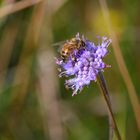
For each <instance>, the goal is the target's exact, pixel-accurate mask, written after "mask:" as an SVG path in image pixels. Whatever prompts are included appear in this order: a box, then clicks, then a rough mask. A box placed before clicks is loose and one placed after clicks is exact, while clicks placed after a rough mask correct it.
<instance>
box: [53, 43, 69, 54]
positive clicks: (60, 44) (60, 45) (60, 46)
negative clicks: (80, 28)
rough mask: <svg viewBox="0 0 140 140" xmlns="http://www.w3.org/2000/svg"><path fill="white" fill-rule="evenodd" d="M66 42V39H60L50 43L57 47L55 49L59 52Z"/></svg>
mask: <svg viewBox="0 0 140 140" xmlns="http://www.w3.org/2000/svg"><path fill="white" fill-rule="evenodd" d="M65 43H66V41H60V42H56V43H53V44H52V47H57V51H58V52H60V50H61V49H62V47H63V45H64V44H65Z"/></svg>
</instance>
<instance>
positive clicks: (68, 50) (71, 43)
mask: <svg viewBox="0 0 140 140" xmlns="http://www.w3.org/2000/svg"><path fill="white" fill-rule="evenodd" d="M84 48H85V42H84V38H80V37H79V33H78V34H77V35H76V37H75V38H72V39H70V40H68V41H67V42H65V43H64V45H63V46H62V48H61V50H60V55H61V58H62V59H63V60H64V61H65V60H67V58H68V57H69V56H70V55H71V56H72V60H75V58H74V52H75V50H80V49H84Z"/></svg>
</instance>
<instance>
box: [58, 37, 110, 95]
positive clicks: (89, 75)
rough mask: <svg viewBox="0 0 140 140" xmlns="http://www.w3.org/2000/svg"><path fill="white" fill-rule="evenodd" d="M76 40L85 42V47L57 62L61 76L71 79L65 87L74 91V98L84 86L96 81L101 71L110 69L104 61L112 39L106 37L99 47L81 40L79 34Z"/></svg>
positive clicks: (66, 82)
mask: <svg viewBox="0 0 140 140" xmlns="http://www.w3.org/2000/svg"><path fill="white" fill-rule="evenodd" d="M76 38H77V39H81V40H83V41H84V43H85V47H83V48H82V47H81V48H80V49H77V50H75V52H74V53H73V54H71V55H69V56H68V58H67V59H66V60H64V59H62V58H58V59H57V60H56V63H57V64H58V65H59V66H60V70H61V73H60V74H59V76H60V77H62V76H65V77H67V78H69V79H67V80H66V81H65V85H66V87H67V88H71V89H72V90H73V94H72V96H74V95H76V94H77V93H78V91H81V90H82V89H83V87H84V86H86V85H89V84H90V82H91V81H96V76H97V74H98V72H99V71H103V70H104V68H106V67H109V65H106V64H105V63H104V62H103V60H102V59H103V58H104V57H105V56H106V54H107V53H108V50H107V47H108V46H109V44H110V43H111V39H107V38H106V37H103V38H102V42H101V43H98V45H95V44H94V43H93V42H90V41H89V40H86V39H84V38H80V36H79V34H77V35H76ZM73 58H74V59H73Z"/></svg>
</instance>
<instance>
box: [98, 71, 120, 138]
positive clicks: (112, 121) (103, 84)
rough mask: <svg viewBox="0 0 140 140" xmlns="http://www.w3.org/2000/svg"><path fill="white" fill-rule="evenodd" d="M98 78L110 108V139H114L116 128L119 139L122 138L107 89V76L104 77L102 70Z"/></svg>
mask: <svg viewBox="0 0 140 140" xmlns="http://www.w3.org/2000/svg"><path fill="white" fill-rule="evenodd" d="M97 79H98V83H99V86H100V88H101V91H102V93H103V96H104V99H105V102H106V104H107V108H108V115H109V129H110V130H109V139H110V140H111V139H112V136H113V130H114V131H115V134H116V136H117V138H118V140H121V136H120V133H119V130H118V127H117V124H116V121H115V118H114V115H113V111H112V108H111V102H110V96H109V91H108V89H107V85H106V81H105V78H104V76H103V74H102V72H99V73H98V76H97Z"/></svg>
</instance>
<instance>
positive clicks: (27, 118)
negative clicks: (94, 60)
mask: <svg viewBox="0 0 140 140" xmlns="http://www.w3.org/2000/svg"><path fill="white" fill-rule="evenodd" d="M104 2H105V4H106V5H107V6H108V8H107V9H106V10H107V12H108V13H109V18H107V17H106V14H105V11H104V9H103V6H102V4H103V3H104ZM139 14H140V1H139V0H133V1H131V0H118V1H112V0H106V1H105V0H99V1H98V0H0V119H1V120H0V140H108V131H109V130H108V127H109V126H108V116H107V114H108V113H107V109H106V106H105V103H104V99H103V97H102V94H100V90H99V87H98V85H97V83H94V82H93V83H91V84H90V86H88V87H85V88H84V90H83V91H82V92H81V93H80V94H78V95H76V96H75V97H72V96H71V94H72V91H71V90H69V91H68V90H67V89H65V87H64V80H65V79H64V78H61V79H59V77H58V71H57V66H56V64H55V59H54V57H57V56H58V47H57V46H55V47H54V46H53V44H54V43H57V42H61V41H64V40H67V39H70V38H72V37H74V36H75V34H76V33H77V32H79V33H80V34H84V36H85V37H86V38H88V39H90V40H91V41H93V42H97V36H108V37H110V38H112V39H113V40H114V39H115V41H114V42H115V43H114V46H113V45H110V46H109V51H110V53H109V55H107V57H106V58H105V60H104V61H105V62H106V63H107V64H110V65H111V68H108V69H106V70H105V72H104V76H105V79H106V81H107V84H108V89H109V91H110V96H111V101H112V108H113V111H114V115H115V119H116V122H117V126H118V128H119V130H120V133H121V136H122V139H123V140H140V123H139V122H140V113H139V112H140V107H139V104H135V103H137V101H139V100H140V92H139V91H140V84H139V83H140V79H139V78H140V61H139V55H140V47H139V46H140V45H139V43H140V18H139V17H140V16H139ZM110 26H111V27H110ZM109 28H110V29H109ZM112 35H115V36H112ZM116 44H118V47H119V48H120V49H121V52H122V55H123V58H124V59H123V61H125V66H126V67H127V70H128V72H129V75H128V74H127V73H126V75H125V71H124V75H125V76H124V75H123V74H122V73H121V71H123V70H124V69H123V67H118V62H117V61H116V59H117V58H118V60H119V58H120V53H119V52H118V53H116V55H114V52H115V49H114V50H113V48H115V47H116V46H117V45H116ZM119 63H121V60H120V62H119ZM121 68H122V69H121ZM129 76H130V77H131V81H130V82H129ZM129 84H130V86H129ZM131 87H132V88H134V89H135V90H136V91H134V92H133V91H132V90H131V89H132V88H131ZM131 93H132V94H131ZM135 116H137V117H135ZM113 139H114V140H115V139H116V137H115V136H114V138H113Z"/></svg>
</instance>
